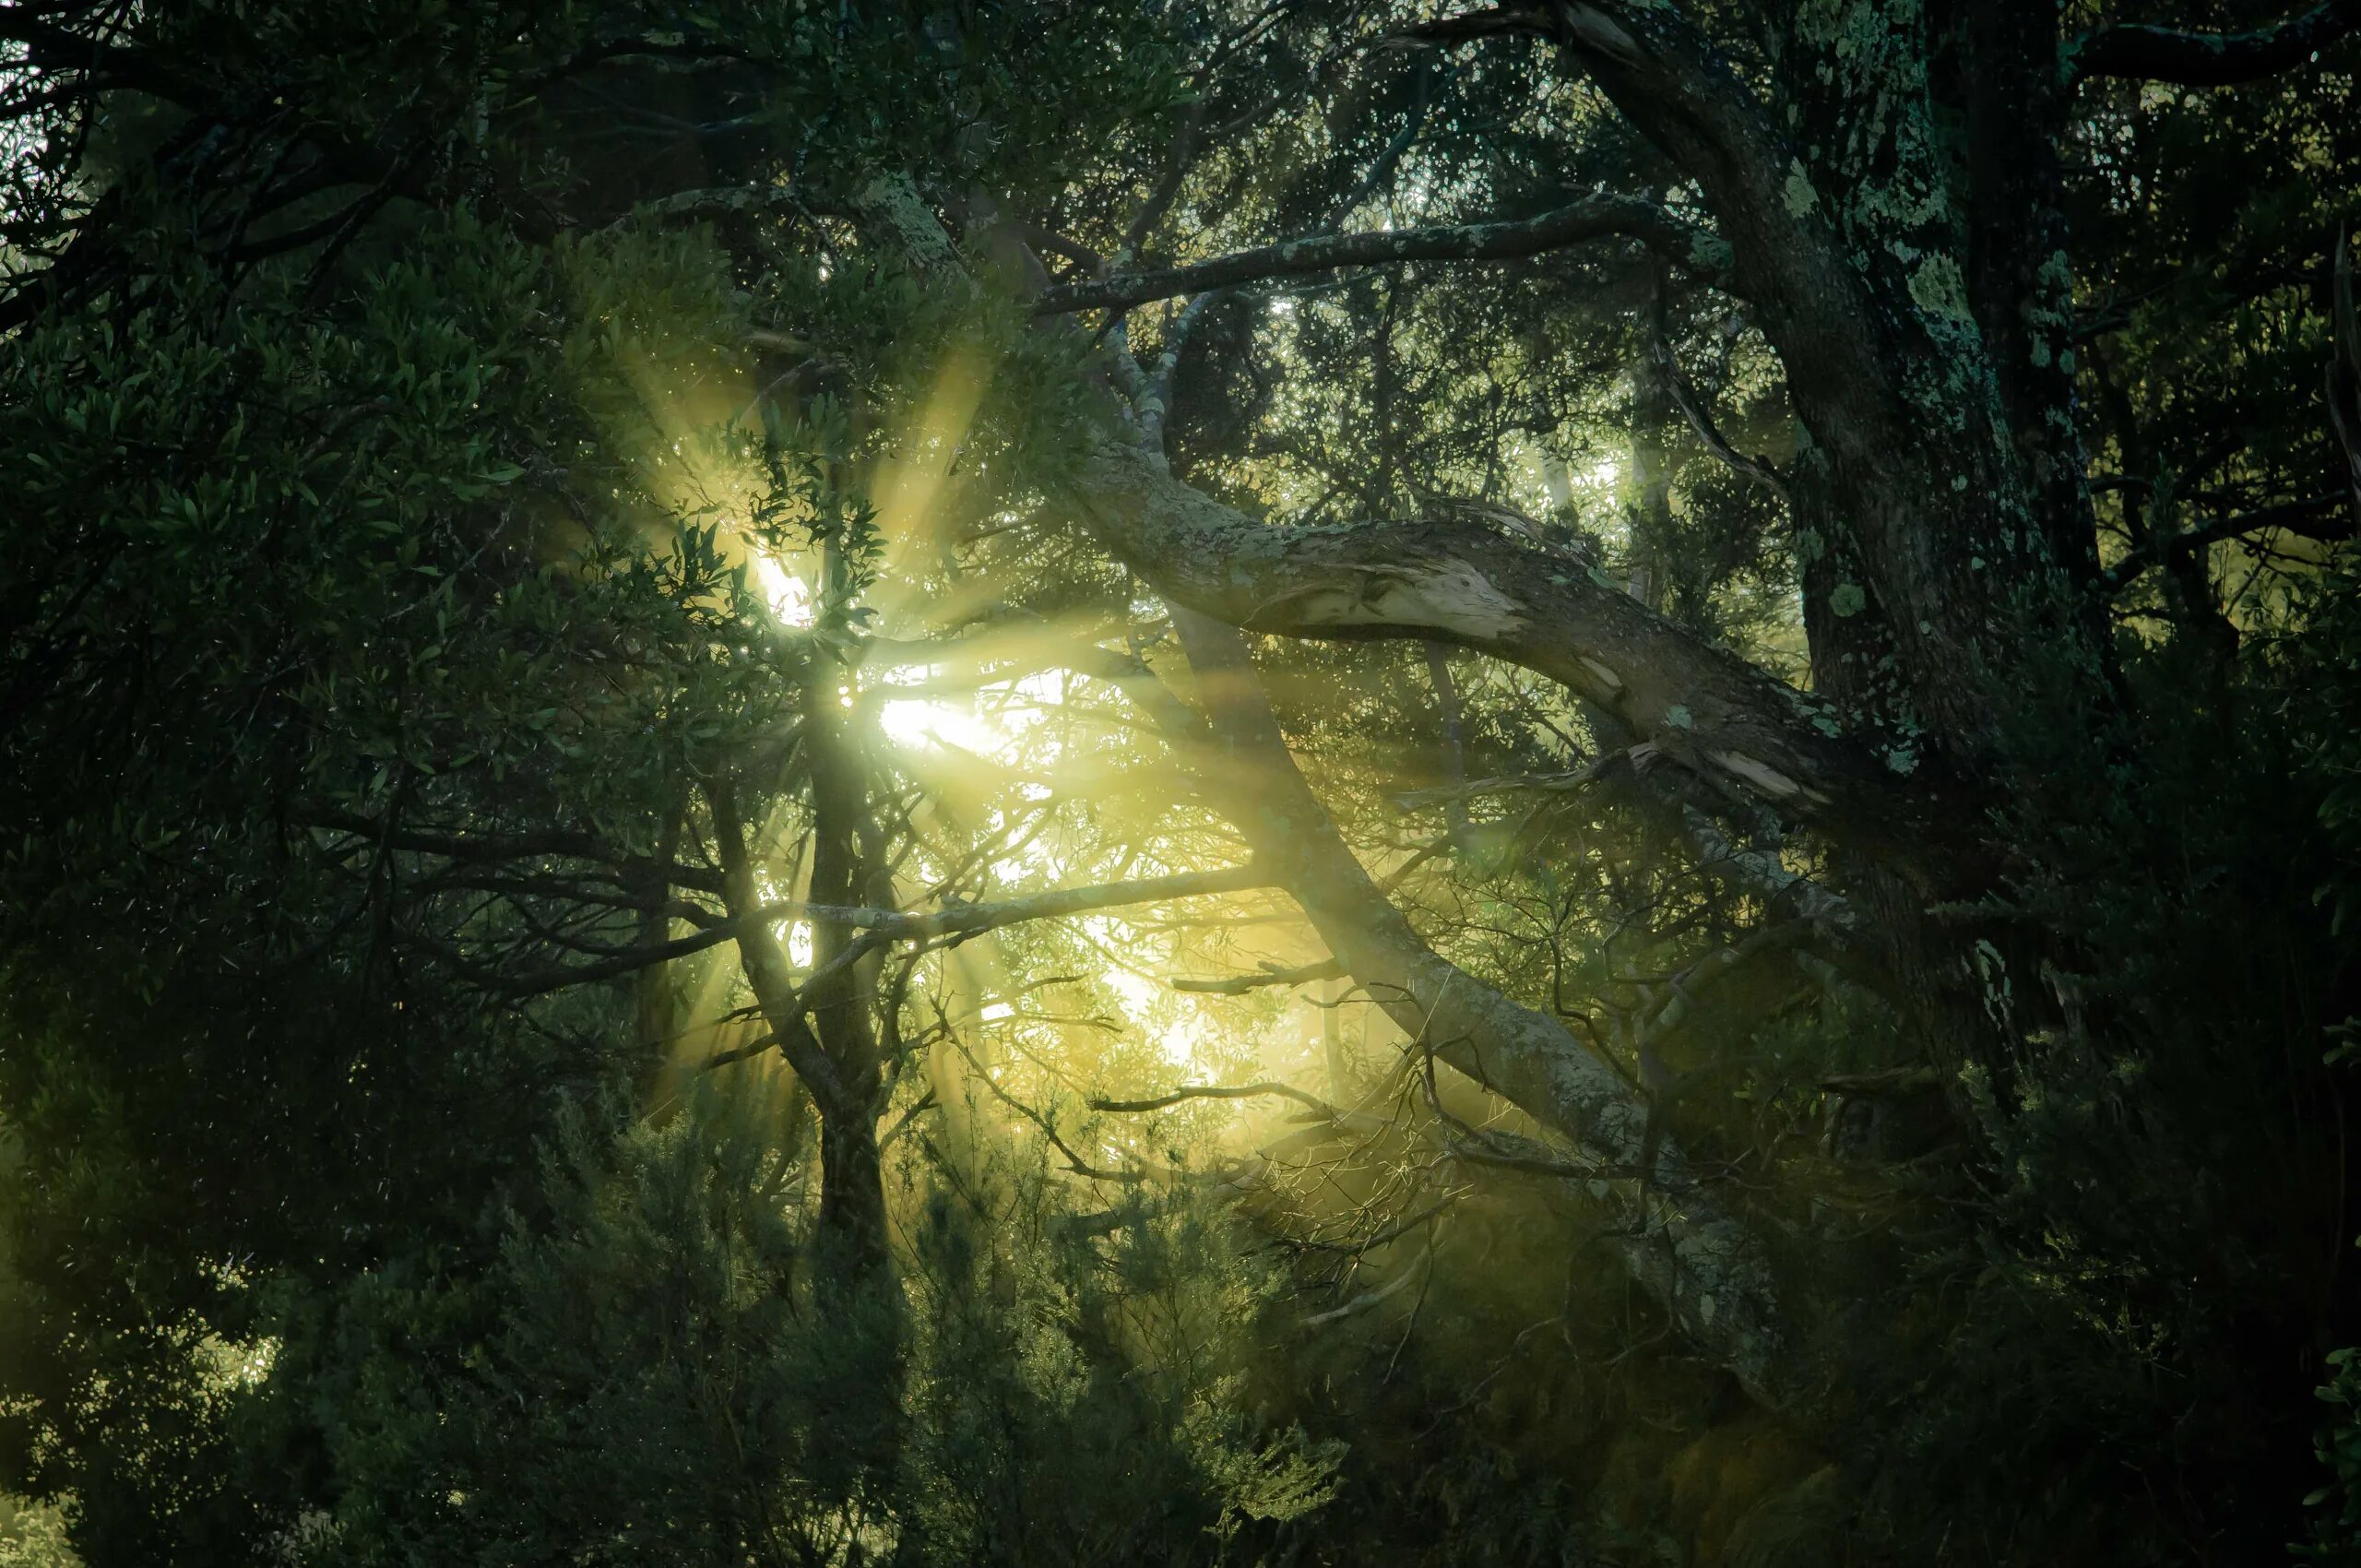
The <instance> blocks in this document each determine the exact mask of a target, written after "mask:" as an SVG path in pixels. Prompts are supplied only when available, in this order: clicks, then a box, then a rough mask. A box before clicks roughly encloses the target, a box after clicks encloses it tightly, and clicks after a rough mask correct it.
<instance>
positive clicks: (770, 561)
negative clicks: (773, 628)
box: [746, 552, 815, 626]
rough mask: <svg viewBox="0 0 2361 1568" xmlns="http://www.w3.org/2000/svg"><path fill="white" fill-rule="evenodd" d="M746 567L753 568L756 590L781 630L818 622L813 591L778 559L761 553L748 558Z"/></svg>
mask: <svg viewBox="0 0 2361 1568" xmlns="http://www.w3.org/2000/svg"><path fill="white" fill-rule="evenodd" d="M746 559H747V564H748V565H749V566H751V567H752V568H753V578H754V590H755V591H756V592H757V593H759V594H761V595H762V596H763V602H764V603H765V604H767V605H769V606H770V609H771V614H772V615H773V616H774V617H776V618H777V621H778V624H780V625H782V626H809V625H811V624H813V620H814V619H815V616H814V613H813V604H812V587H811V585H810V584H809V583H806V582H805V581H804V580H803V579H802V578H801V577H800V576H796V575H795V574H794V573H793V572H790V571H789V570H788V569H787V567H786V566H785V565H784V564H781V563H780V562H779V561H778V559H777V557H775V556H770V555H764V554H761V553H759V552H757V553H755V554H752V555H749V556H748V557H747V558H746Z"/></svg>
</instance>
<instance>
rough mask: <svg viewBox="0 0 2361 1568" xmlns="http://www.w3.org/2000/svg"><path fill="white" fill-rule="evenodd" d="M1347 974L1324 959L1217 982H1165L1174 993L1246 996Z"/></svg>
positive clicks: (1185, 978)
mask: <svg viewBox="0 0 2361 1568" xmlns="http://www.w3.org/2000/svg"><path fill="white" fill-rule="evenodd" d="M1344 972H1345V966H1344V965H1343V964H1342V963H1340V962H1338V961H1337V960H1336V959H1335V958H1323V959H1321V960H1320V962H1318V963H1316V964H1304V965H1301V966H1299V968H1292V969H1264V970H1263V971H1261V972H1260V973H1259V974H1251V975H1227V976H1224V977H1222V978H1220V979H1218V980H1205V979H1195V978H1192V977H1190V976H1186V975H1181V976H1177V977H1175V978H1174V979H1172V980H1168V981H1166V982H1165V983H1166V984H1168V985H1169V986H1171V988H1172V989H1173V990H1175V991H1186V992H1195V993H1196V994H1198V995H1202V996H1244V995H1247V994H1248V993H1249V992H1255V991H1260V990H1261V989H1263V988H1264V986H1271V985H1309V984H1311V983H1312V982H1313V981H1314V980H1335V979H1336V978H1337V977H1338V976H1340V975H1342V974H1343V973H1344Z"/></svg>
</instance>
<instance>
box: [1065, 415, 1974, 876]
mask: <svg viewBox="0 0 2361 1568" xmlns="http://www.w3.org/2000/svg"><path fill="white" fill-rule="evenodd" d="M1074 489H1075V493H1076V498H1077V499H1078V500H1079V502H1080V503H1081V507H1082V510H1083V511H1084V513H1085V515H1086V517H1087V519H1088V522H1089V525H1090V527H1091V528H1092V529H1093V531H1094V532H1095V533H1096V535H1097V538H1098V540H1099V541H1100V542H1101V543H1102V544H1104V545H1105V546H1106V547H1107V548H1108V549H1109V550H1110V551H1111V552H1114V553H1115V554H1116V555H1117V556H1119V557H1121V559H1122V560H1123V561H1124V562H1125V563H1126V564H1129V565H1130V566H1131V567H1132V569H1133V571H1135V572H1137V573H1139V575H1140V576H1142V577H1144V578H1145V579H1146V580H1147V581H1148V582H1149V583H1151V584H1152V585H1154V587H1155V588H1156V589H1157V592H1159V593H1161V594H1163V595H1164V596H1165V597H1166V598H1168V599H1169V600H1173V601H1174V602H1176V603H1178V604H1181V605H1185V606H1187V607H1188V608H1189V609H1191V610H1192V611H1195V612H1199V613H1201V614H1204V615H1207V616H1210V617H1211V618H1213V619H1214V620H1216V621H1220V622H1223V623H1226V624H1229V625H1232V626H1237V627H1240V628H1242V629H1244V630H1247V631H1253V632H1270V633H1276V634H1279V635H1282V636H1299V637H1338V638H1369V637H1412V638H1421V639H1430V640H1433V641H1439V642H1448V643H1454V644H1457V645H1459V646H1460V647H1471V648H1475V649H1477V650H1479V651H1481V652H1485V653H1489V654H1491V655H1493V656H1494V657H1496V658H1500V659H1507V660H1509V661H1510V662H1512V663H1515V664H1520V665H1523V666H1524V667H1525V668H1526V669H1529V670H1532V671H1536V672H1537V673H1539V674H1543V675H1547V676H1548V677H1549V678H1550V679H1552V680H1555V681H1557V682H1559V683H1562V684H1563V685H1565V686H1567V687H1568V688H1570V689H1571V690H1572V691H1573V692H1574V693H1575V694H1576V695H1579V696H1581V697H1583V698H1584V700H1585V701H1587V702H1590V703H1592V704H1594V705H1596V707H1600V708H1603V709H1605V710H1607V711H1608V712H1609V713H1611V714H1613V715H1614V716H1615V717H1616V718H1617V719H1620V720H1621V721H1622V722H1623V723H1624V724H1626V725H1628V726H1629V727H1630V728H1631V731H1633V732H1634V733H1636V734H1637V735H1640V736H1642V737H1644V739H1645V744H1644V745H1643V746H1642V747H1640V748H1638V749H1637V750H1635V752H1634V753H1633V754H1632V760H1633V761H1634V762H1635V763H1637V764H1639V765H1641V766H1649V765H1652V764H1654V763H1655V762H1656V761H1659V760H1669V761H1671V762H1674V763H1678V764H1679V765H1681V766H1686V767H1688V768H1690V769H1691V770H1692V771H1694V772H1695V773H1697V774H1698V775H1699V776H1700V777H1701V778H1704V779H1706V780H1707V781H1708V782H1709V783H1710V784H1712V785H1713V786H1714V787H1715V788H1717V789H1718V790H1722V791H1723V792H1724V793H1726V794H1727V795H1730V796H1732V797H1734V798H1738V799H1742V800H1745V801H1749V802H1764V803H1768V804H1770V805H1773V806H1774V807H1776V808H1777V809H1779V810H1780V811H1782V812H1785V813H1786V814H1789V815H1791V816H1793V817H1794V818H1796V819H1797V820H1799V821H1803V822H1808V823H1810V824H1812V825H1813V826H1817V827H1820V828H1821V829H1823V830H1825V831H1827V832H1828V833H1830V834H1831V835H1832V836H1834V837H1844V838H1846V839H1848V840H1850V841H1853V842H1855V843H1859V844H1864V845H1869V844H1874V845H1876V846H1877V847H1879V848H1880V849H1884V850H1886V851H1889V852H1892V853H1894V854H1897V855H1899V856H1901V857H1902V858H1903V859H1904V861H1910V862H1914V863H1918V864H1928V863H1931V862H1932V861H1934V860H1937V859H1939V858H1940V845H1941V844H1942V842H1943V841H1944V840H1945V838H1946V837H1947V836H1949V835H1950V834H1952V833H1953V832H1955V830H1956V829H1957V827H1958V826H1959V824H1960V822H1961V821H1962V820H1963V819H1961V818H1958V817H1955V816H1947V815H1946V814H1945V813H1944V812H1942V811H1940V810H1939V809H1938V797H1939V796H1940V794H1941V793H1942V788H1943V787H1942V785H1941V784H1940V782H1938V781H1937V780H1936V779H1935V778H1933V777H1932V775H1933V773H1934V771H1935V770H1933V769H1931V768H1925V767H1919V766H1918V759H1916V757H1899V756H1896V757H1892V758H1884V759H1881V758H1880V756H1879V755H1877V754H1872V753H1871V752H1870V751H1869V750H1868V749H1867V748H1865V747H1862V746H1860V745H1857V744H1856V743H1855V742H1851V741H1849V740H1847V739H1845V736H1844V734H1843V732H1842V730H1841V727H1840V726H1839V724H1838V721H1837V719H1835V717H1834V716H1833V714H1832V713H1831V712H1830V711H1829V710H1828V709H1827V707H1825V705H1823V704H1821V702H1819V701H1818V700H1817V699H1815V698H1814V697H1812V696H1810V695H1808V694H1806V693H1803V692H1799V691H1797V690H1796V689H1795V688H1793V687H1791V686H1788V685H1786V683H1783V682H1781V681H1779V680H1777V679H1776V678H1774V677H1773V676H1772V675H1770V674H1768V673H1766V672H1765V671H1761V670H1758V669H1756V668H1755V667H1754V666H1752V665H1750V664H1749V663H1747V662H1746V661H1745V660H1743V659H1738V657H1736V656H1735V655H1733V654H1730V653H1728V652H1726V651H1725V650H1723V649H1721V648H1718V647H1714V646H1712V645H1711V644H1709V643H1706V642H1703V641H1702V640H1700V639H1699V638H1697V637H1695V636H1691V634H1689V633H1688V632H1686V631H1683V630H1682V629H1681V628H1679V626H1676V625H1675V624H1672V623H1671V622H1669V621H1667V620H1665V619H1663V618H1662V617H1660V616H1657V615H1655V614H1653V613H1651V612H1649V611H1648V610H1647V609H1646V608H1645V607H1643V606H1642V605H1641V604H1639V603H1638V602H1637V601H1635V600H1632V599H1631V597H1630V596H1629V595H1627V594H1625V593H1623V592H1622V591H1621V590H1619V588H1616V587H1615V586H1614V585H1613V584H1612V583H1610V582H1608V581H1606V580H1604V579H1603V578H1599V577H1596V576H1593V574H1592V570H1591V568H1590V566H1589V564H1587V563H1586V562H1585V561H1583V560H1581V559H1579V558H1576V557H1573V556H1570V555H1563V554H1559V553H1556V552H1551V551H1549V550H1548V549H1546V548H1538V547H1536V545H1534V544H1533V543H1532V542H1530V541H1523V540H1511V539H1508V538H1505V537H1503V536H1502V535H1501V534H1499V533H1497V532H1494V531H1493V530H1491V529H1487V528H1485V527H1483V526H1481V525H1480V524H1478V523H1476V522H1471V521H1468V520H1466V519H1464V518H1444V519H1440V520H1434V521H1427V522H1419V523H1358V524H1349V525H1345V526H1341V527H1323V528H1275V527H1270V526H1267V525H1264V524H1262V523H1258V522H1256V521H1254V520H1253V519H1252V518H1250V517H1245V516H1244V515H1242V514H1240V513H1239V512H1236V511H1233V510H1232V509H1230V508H1229V507H1227V506H1224V505H1221V504H1220V503H1219V502H1216V501H1215V500H1213V499H1212V498H1211V497H1209V496H1207V495H1205V494H1204V493H1202V492H1200V491H1197V490H1195V489H1192V488H1191V487H1190V486H1188V485H1185V484H1182V483H1181V482H1179V481H1176V480H1174V479H1173V478H1171V477H1170V475H1169V473H1167V472H1165V471H1164V470H1163V469H1162V468H1161V467H1160V465H1159V464H1158V463H1157V461H1156V459H1155V458H1154V457H1150V456H1147V455H1145V454H1142V453H1140V452H1137V451H1134V450H1132V449H1129V448H1125V447H1120V446H1111V445H1110V446H1109V447H1106V448H1104V449H1102V450H1101V451H1100V452H1099V453H1097V455H1096V456H1094V457H1092V458H1091V459H1090V460H1088V461H1087V462H1086V464H1085V466H1084V468H1083V469H1082V470H1081V471H1080V473H1079V474H1078V476H1077V479H1076V481H1075V484H1074ZM1904 766H1908V767H1910V768H1913V769H1916V771H1915V772H1913V773H1912V774H1911V776H1910V777H1908V778H1904V777H1903V775H1902V773H1901V771H1899V770H1900V769H1901V768H1902V767H1904ZM1966 820H1972V818H1970V819H1966Z"/></svg>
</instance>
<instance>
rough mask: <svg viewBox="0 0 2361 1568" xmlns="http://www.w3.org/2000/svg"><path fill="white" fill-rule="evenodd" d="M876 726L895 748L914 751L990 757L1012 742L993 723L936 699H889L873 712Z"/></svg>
mask: <svg viewBox="0 0 2361 1568" xmlns="http://www.w3.org/2000/svg"><path fill="white" fill-rule="evenodd" d="M877 727H878V729H880V730H882V731H884V732H885V738H886V739H887V740H889V741H892V742H894V743H895V744H896V745H901V746H908V747H911V748H914V749H917V748H925V747H953V748H955V749H957V750H959V751H963V752H973V753H975V754H978V755H979V756H993V755H997V754H1001V753H1002V752H1004V751H1005V750H1006V749H1007V747H1008V746H1009V745H1010V744H1012V743H1013V739H1014V738H1013V737H1012V736H1010V734H1009V733H1008V732H1007V731H1005V730H1003V729H1002V728H1001V727H1000V726H998V725H997V724H994V723H991V721H989V720H987V719H979V718H977V717H976V715H975V714H974V713H973V712H971V711H969V710H968V709H967V708H964V707H959V706H957V705H956V704H954V703H947V702H943V701H942V700H941V699H940V698H936V697H893V698H889V699H888V700H887V701H886V702H885V703H884V705H883V706H881V707H879V708H878V710H877Z"/></svg>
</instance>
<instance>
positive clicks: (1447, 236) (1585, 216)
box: [1033, 196, 1729, 315]
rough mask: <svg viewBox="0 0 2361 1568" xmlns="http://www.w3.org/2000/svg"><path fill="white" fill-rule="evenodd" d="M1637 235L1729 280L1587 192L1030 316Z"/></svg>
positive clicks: (1119, 287)
mask: <svg viewBox="0 0 2361 1568" xmlns="http://www.w3.org/2000/svg"><path fill="white" fill-rule="evenodd" d="M1610 236H1621V237H1626V238H1630V239H1635V240H1638V241H1640V242H1642V243H1643V244H1645V245H1647V246H1648V247H1649V248H1650V249H1651V250H1654V251H1655V252H1656V253H1657V254H1659V255H1662V256H1664V257H1665V259H1666V260H1667V261H1669V262H1671V263H1672V264H1673V265H1675V266H1676V267H1680V268H1681V269H1682V270H1684V271H1686V272H1688V273H1690V274H1691V276H1693V277H1696V278H1698V279H1701V280H1703V281H1704V282H1708V283H1713V284H1715V285H1720V284H1722V283H1723V282H1725V281H1726V278H1725V274H1726V272H1727V270H1728V257H1729V251H1728V247H1727V246H1726V245H1724V244H1722V243H1721V242H1720V241H1719V240H1718V239H1715V238H1714V236H1713V235H1712V234H1711V233H1709V232H1706V231H1705V230H1703V229H1700V228H1697V227H1696V226H1694V225H1692V224H1690V223H1686V222H1684V221H1682V220H1680V219H1679V218H1676V217H1674V216H1673V215H1672V214H1671V213H1670V212H1667V211H1666V210H1665V209H1664V208H1661V207H1658V206H1657V205H1656V204H1655V203H1654V202H1648V201H1641V200H1638V199H1636V198H1634V197H1631V196H1593V197H1590V198H1589V199H1587V200H1584V201H1578V202H1575V203H1574V204H1572V206H1570V207H1561V208H1557V209H1556V210H1554V211H1550V212H1545V213H1543V214H1541V216H1539V217H1538V218H1527V219H1522V220H1493V221H1489V222H1480V223H1453V224H1445V225H1442V226H1439V227H1435V228H1428V229H1395V230H1383V231H1378V232H1370V233H1359V234H1330V235H1323V236H1320V237H1317V238H1313V239H1307V240H1292V241H1289V242H1287V244H1276V245H1264V246H1262V247H1260V248H1259V249H1255V250H1250V251H1240V252H1238V253H1236V254H1235V255H1226V256H1219V257H1216V259H1214V260H1212V261H1201V262H1197V263H1195V264H1194V265H1192V266H1189V267H1165V268H1163V269H1161V270H1159V271H1155V272H1133V273H1125V274H1122V275H1120V276H1117V277H1113V278H1102V279H1092V280H1090V281H1087V282H1080V283H1063V284H1060V285H1058V286H1056V287H1054V288H1050V289H1047V290H1044V291H1042V293H1041V297H1040V298H1039V300H1038V301H1037V302H1036V303H1035V304H1034V307H1033V309H1034V314H1035V315H1065V314H1067V313H1070V312H1073V311H1078V310H1100V309H1109V308H1111V309H1122V308H1124V307H1126V306H1130V305H1136V304H1144V303H1146V302H1148V301H1150V300H1163V299H1170V298H1172V297H1174V296H1175V295H1180V294H1194V293H1200V292H1203V291H1206V290H1209V289H1227V288H1234V287H1236V286H1237V285H1239V284H1241V283H1254V282H1260V281H1263V280H1264V279H1272V278H1296V277H1301V276H1302V275H1304V274H1305V273H1310V272H1328V271H1333V270H1334V269H1335V268H1337V267H1391V266H1394V265H1396V264H1398V263H1401V262H1406V261H1511V260H1515V259H1518V258H1520V257H1524V256H1529V255H1540V254H1541V253H1543V252H1545V251H1553V250H1562V249H1564V248H1565V247H1566V246H1568V245H1572V244H1581V243H1582V242H1584V241H1585V240H1596V239H1604V238H1608V237H1610Z"/></svg>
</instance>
